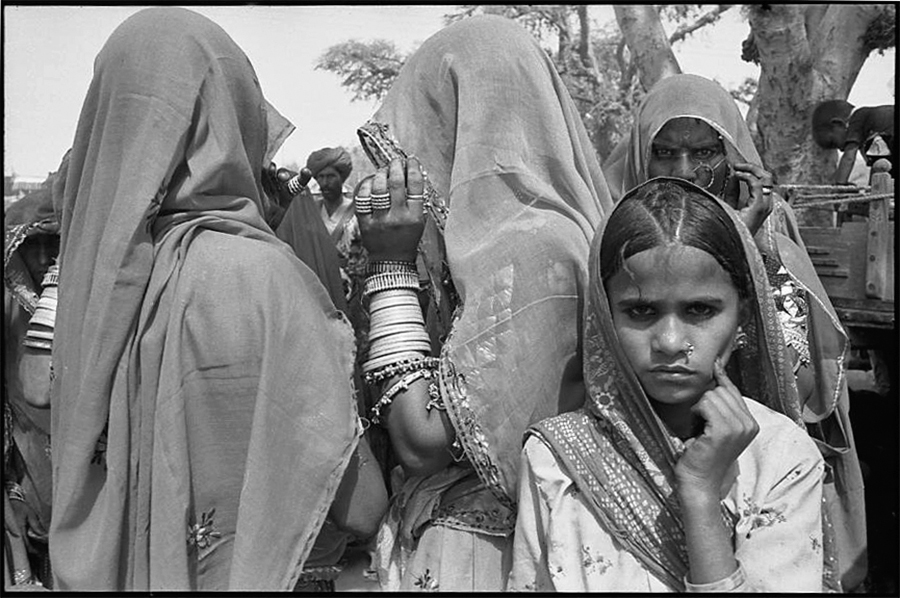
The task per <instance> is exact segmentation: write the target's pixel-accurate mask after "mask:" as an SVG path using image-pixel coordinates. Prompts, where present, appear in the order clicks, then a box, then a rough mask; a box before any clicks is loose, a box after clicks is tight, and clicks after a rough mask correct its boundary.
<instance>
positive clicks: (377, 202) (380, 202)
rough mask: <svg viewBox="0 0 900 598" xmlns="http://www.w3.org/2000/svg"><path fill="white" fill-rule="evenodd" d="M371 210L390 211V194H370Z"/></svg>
mask: <svg viewBox="0 0 900 598" xmlns="http://www.w3.org/2000/svg"><path fill="white" fill-rule="evenodd" d="M372 209H373V210H390V209H391V194H390V193H373V194H372Z"/></svg>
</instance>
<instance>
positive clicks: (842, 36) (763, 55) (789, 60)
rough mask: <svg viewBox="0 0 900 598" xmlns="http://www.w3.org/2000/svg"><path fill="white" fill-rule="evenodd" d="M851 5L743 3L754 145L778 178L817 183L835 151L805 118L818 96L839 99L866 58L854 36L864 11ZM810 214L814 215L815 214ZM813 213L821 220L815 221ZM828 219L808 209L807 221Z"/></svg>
mask: <svg viewBox="0 0 900 598" xmlns="http://www.w3.org/2000/svg"><path fill="white" fill-rule="evenodd" d="M869 13H870V11H868V10H867V9H866V8H864V7H860V6H857V5H853V4H831V5H827V6H826V7H825V8H824V9H823V7H822V6H817V5H798V4H765V5H755V6H753V7H752V8H751V9H750V14H749V20H750V28H751V30H752V32H753V36H754V38H755V42H756V47H757V49H758V50H759V62H760V77H759V89H758V91H757V98H758V100H759V102H758V110H759V112H758V116H757V123H756V124H757V132H758V138H757V141H758V143H759V145H758V147H757V149H758V150H759V152H760V155H761V156H762V159H763V162H764V164H765V165H766V168H767V169H768V170H769V171H771V172H772V173H773V174H774V175H775V180H776V182H779V183H806V184H825V183H828V182H829V181H830V178H831V175H832V174H833V173H834V170H835V168H836V166H837V152H836V151H835V150H823V149H821V148H820V147H819V146H818V145H816V143H815V142H814V141H813V140H812V135H811V129H810V120H811V117H812V111H813V109H814V108H815V106H816V104H818V103H819V102H820V101H822V100H824V99H846V97H847V95H848V94H849V92H850V88H851V87H852V86H853V82H854V81H855V80H856V76H857V74H858V73H859V70H860V68H861V67H862V64H863V62H864V61H865V59H866V55H867V53H866V52H865V51H864V50H863V46H862V35H863V34H864V33H865V31H866V27H867V26H868V23H869V20H870V19H871V18H872V17H871V14H869ZM816 215H817V216H816ZM819 217H821V219H822V220H823V221H822V222H818V221H817V220H818V218H819ZM825 219H827V220H828V223H830V216H829V215H828V214H827V213H821V212H809V213H807V216H806V223H808V224H826V222H825Z"/></svg>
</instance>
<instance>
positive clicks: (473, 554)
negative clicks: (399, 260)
mask: <svg viewBox="0 0 900 598" xmlns="http://www.w3.org/2000/svg"><path fill="white" fill-rule="evenodd" d="M359 135H360V139H361V141H362V144H363V147H364V148H365V150H366V151H367V153H368V155H369V157H370V158H371V159H372V161H373V163H374V164H375V166H376V167H377V168H379V169H380V171H379V172H378V173H377V174H376V175H375V177H374V179H373V180H372V182H371V200H372V210H373V211H372V212H371V215H367V214H368V213H364V214H363V215H362V216H360V210H361V208H360V198H364V196H367V195H368V194H369V190H368V189H363V190H361V191H360V194H359V195H358V196H357V217H358V218H360V228H361V231H362V235H363V244H364V245H365V246H366V248H367V249H368V252H369V265H370V267H371V266H372V264H373V263H377V262H379V260H385V259H387V260H390V259H392V258H391V257H390V256H391V255H396V254H404V255H411V258H410V259H411V260H416V255H417V251H416V247H417V241H418V240H419V237H418V235H419V234H421V235H422V236H421V242H420V243H419V244H418V260H417V261H418V276H419V280H420V281H421V282H422V283H423V287H424V289H423V290H422V291H420V294H419V301H420V302H421V303H422V304H424V309H423V311H424V315H425V322H426V325H427V328H428V333H429V334H430V338H431V347H432V352H433V354H434V355H435V356H437V355H439V366H437V369H436V372H437V373H436V374H435V377H436V378H437V379H438V384H437V386H435V387H434V391H433V392H434V393H435V396H432V397H431V399H435V401H437V402H430V397H429V394H428V392H427V390H426V389H427V388H428V386H429V385H428V384H427V383H425V384H423V383H421V382H420V381H417V382H415V383H413V384H412V385H411V386H410V387H409V389H408V391H401V392H399V393H398V394H397V395H396V396H395V397H394V398H393V403H392V404H391V405H390V409H389V410H388V409H387V408H386V407H385V409H384V411H383V412H382V413H381V414H380V416H381V418H382V419H383V424H384V425H385V427H386V429H387V431H388V433H389V434H390V436H391V442H392V444H393V446H394V449H395V451H396V454H397V457H398V460H399V462H400V463H401V464H402V469H403V471H404V474H403V475H398V476H397V479H396V486H395V489H396V493H395V495H394V496H393V499H392V507H391V509H390V510H389V515H388V517H387V518H386V521H385V523H384V524H383V526H382V529H381V531H380V533H379V540H378V547H377V558H376V562H377V565H378V572H379V575H380V582H381V584H382V588H383V589H386V590H397V589H400V590H416V589H421V590H439V591H454V590H456V591H472V590H479V591H500V590H502V589H503V588H504V587H505V584H506V576H507V573H508V571H509V566H510V555H511V533H512V531H513V528H514V525H515V496H516V482H517V469H518V455H519V452H520V449H521V442H522V434H523V432H524V431H525V428H526V427H527V426H528V425H529V424H530V423H533V422H535V421H537V420H539V419H541V418H543V417H547V416H549V415H552V414H556V413H559V412H562V411H568V410H572V409H576V408H577V407H579V406H580V405H581V404H582V402H583V400H584V386H583V382H582V377H581V372H580V353H581V338H580V334H579V330H580V325H579V322H580V319H581V313H582V309H583V302H584V294H585V285H586V283H587V272H586V266H587V256H588V248H589V245H590V240H591V237H592V236H593V232H594V229H595V228H596V226H597V225H598V224H599V222H600V220H601V218H602V216H603V214H604V211H605V210H607V209H608V208H609V207H610V206H611V203H610V200H609V195H608V191H607V189H606V184H605V182H604V180H603V176H602V174H601V172H600V169H599V164H598V163H597V160H596V158H595V156H594V150H593V148H592V147H591V144H590V141H589V140H588V137H587V135H586V133H585V130H584V128H583V125H582V124H581V121H580V117H579V115H578V112H577V110H576V109H575V106H574V104H573V102H572V100H571V98H570V97H569V95H568V92H567V91H566V89H565V86H564V85H563V82H562V81H561V79H560V78H559V76H558V74H557V73H556V71H555V69H554V67H553V65H552V63H551V61H550V59H549V58H548V57H547V55H546V54H545V53H544V52H543V51H542V50H541V48H540V47H539V46H538V45H537V44H536V43H535V41H534V40H533V39H532V38H531V36H530V35H528V34H527V33H526V32H525V31H524V30H523V29H521V28H520V27H519V26H518V25H516V24H514V23H512V22H511V21H509V20H506V19H503V18H499V17H474V18H470V19H466V20H464V21H462V22H460V23H457V24H454V25H452V26H450V27H447V28H446V29H444V30H442V31H441V32H439V33H437V34H436V35H434V36H432V37H431V38H429V39H428V40H427V41H426V42H425V43H424V44H423V45H422V46H421V48H419V50H418V51H417V52H416V53H415V54H414V55H413V56H412V57H411V58H410V59H409V60H408V61H407V62H406V63H405V65H404V67H403V69H402V71H401V72H400V75H399V77H398V79H397V81H396V82H395V83H394V85H393V86H392V88H391V90H390V92H389V93H388V95H387V97H386V98H385V101H384V103H383V105H382V106H381V107H380V108H379V110H378V111H377V112H376V114H375V115H374V116H373V117H372V119H371V121H370V122H369V123H367V124H366V125H365V126H364V127H362V128H361V129H360V131H359ZM413 156H414V157H415V159H413V158H412V157H413ZM407 158H409V160H407ZM417 164H421V168H422V171H424V180H423V178H422V176H421V175H419V174H418V170H417V169H418V166H417ZM389 166H390V168H391V174H390V177H388V174H387V169H388V167H389ZM407 167H408V168H409V172H405V171H406V168H407ZM404 176H407V183H408V185H409V187H408V189H406V190H405V191H404V186H405V183H404ZM414 185H419V187H418V189H413V186H414ZM388 186H389V187H390V189H391V192H390V193H391V198H392V201H395V202H404V203H405V199H404V198H406V197H408V198H409V204H410V205H414V202H415V200H416V197H418V199H419V200H420V201H419V204H418V205H423V204H422V202H421V199H422V194H423V193H424V198H425V199H424V201H425V204H424V205H425V206H426V208H425V210H424V214H425V215H423V211H422V209H421V208H418V209H419V212H418V214H417V215H416V216H415V223H418V224H419V225H420V226H421V225H422V221H423V220H424V233H422V232H421V229H418V231H417V232H416V233H409V231H410V230H415V227H414V226H413V227H412V228H408V227H405V226H401V227H400V228H389V227H386V226H384V223H385V222H388V221H389V220H390V219H392V218H393V216H391V215H387V216H386V215H385V214H387V211H386V210H383V209H382V210H379V209H376V207H377V206H376V197H377V196H381V194H384V193H387V188H388ZM364 199H365V198H364ZM364 203H365V201H364ZM394 211H395V210H394V208H391V210H390V212H391V214H393V213H394ZM364 212H365V211H364ZM401 229H402V230H401ZM407 233H409V234H407ZM410 263H411V262H410ZM373 301H374V299H373ZM373 324H374V323H373ZM373 330H374V325H373V328H372V329H370V338H372V335H373ZM385 388H386V387H382V389H381V390H382V391H384V390H385Z"/></svg>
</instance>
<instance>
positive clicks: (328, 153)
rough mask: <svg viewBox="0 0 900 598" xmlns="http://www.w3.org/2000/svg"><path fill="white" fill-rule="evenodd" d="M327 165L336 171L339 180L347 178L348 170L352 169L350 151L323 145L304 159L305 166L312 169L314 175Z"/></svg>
mask: <svg viewBox="0 0 900 598" xmlns="http://www.w3.org/2000/svg"><path fill="white" fill-rule="evenodd" d="M329 166H331V167H332V168H334V169H335V170H337V171H338V174H340V175H341V180H347V177H348V176H350V171H352V170H353V162H352V161H351V160H350V153H349V152H348V151H347V150H345V149H344V148H342V147H323V148H322V149H320V150H316V151H314V152H313V153H311V154H310V155H309V158H307V159H306V167H307V168H309V169H310V171H312V175H313V176H314V177H315V176H318V175H319V173H320V172H322V171H323V170H324V169H326V168H328V167H329Z"/></svg>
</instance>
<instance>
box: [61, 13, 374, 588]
mask: <svg viewBox="0 0 900 598" xmlns="http://www.w3.org/2000/svg"><path fill="white" fill-rule="evenodd" d="M290 130H291V126H290V124H289V123H287V122H286V121H285V120H284V119H283V118H282V117H280V115H278V113H277V112H275V111H274V109H271V107H270V106H269V105H268V104H267V102H266V101H265V99H264V98H263V95H262V92H261V90H260V86H259V83H258V81H257V78H256V75H255V73H254V70H253V67H252V66H251V64H250V62H249V60H248V59H247V57H246V56H245V55H244V53H243V52H242V51H241V49H240V48H239V47H238V46H237V45H236V44H235V43H234V42H233V41H232V40H231V38H230V37H229V36H228V35H227V34H226V33H225V32H224V31H223V30H222V29H221V28H220V27H218V26H217V25H216V24H214V23H212V22H211V21H209V20H208V19H206V18H205V17H202V16H200V15H198V14H196V13H194V12H191V11H188V10H184V9H180V8H154V9H147V10H144V11H141V12H139V13H137V14H136V15H134V16H132V17H130V18H129V19H127V20H126V21H125V22H124V23H123V24H122V25H120V26H119V27H118V28H117V29H116V30H115V31H114V32H113V34H112V35H111V36H110V38H109V40H108V41H107V43H106V44H105V46H104V47H103V49H102V50H101V52H100V54H99V55H98V56H97V58H96V61H95V63H94V77H93V80H92V82H91V85H90V88H89V90H88V93H87V97H86V99H85V102H84V106H83V108H82V112H81V116H80V119H79V122H78V127H77V129H76V133H75V139H74V142H73V144H72V153H71V156H70V162H69V168H68V173H67V181H66V185H65V190H64V193H63V194H62V196H61V197H59V198H56V201H57V205H56V211H57V213H58V214H59V215H60V219H61V252H60V272H61V273H60V283H59V295H60V301H59V311H58V317H57V320H56V331H55V339H54V346H53V367H54V372H55V380H54V385H53V392H52V395H51V401H52V416H53V417H52V437H53V509H54V512H53V520H52V523H51V528H50V546H51V558H52V560H53V565H54V579H55V581H56V582H57V588H59V589H64V590H71V589H77V590H89V589H90V590H101V589H102V590H123V589H128V590H158V589H178V590H200V589H202V590H206V589H218V590H221V589H232V590H234V589H270V590H275V589H279V590H287V589H291V588H292V587H293V585H294V583H295V582H296V580H297V578H298V576H299V575H300V572H301V568H302V566H303V563H304V561H305V559H306V558H307V556H308V554H309V551H310V549H311V546H312V544H313V541H314V539H315V537H316V534H317V532H318V530H319V528H320V526H321V525H322V522H323V520H324V519H325V516H326V514H327V513H328V512H329V505H332V501H333V499H335V497H336V496H337V500H335V502H334V505H332V506H331V509H330V512H331V514H332V515H333V516H335V518H336V519H337V520H338V521H340V522H342V523H344V524H346V525H349V526H351V527H352V526H353V525H354V522H353V518H354V514H353V513H354V512H355V511H353V509H352V508H350V507H348V504H347V503H348V501H349V502H351V503H352V500H350V499H351V498H352V495H351V494H349V493H348V492H347V491H345V489H346V488H348V487H349V488H350V489H353V488H354V486H356V487H362V486H363V484H361V483H359V484H357V477H359V478H360V479H363V478H365V476H366V474H367V473H368V469H367V468H364V467H360V468H359V469H358V468H357V466H356V464H355V462H356V456H355V455H354V449H355V448H356V446H357V436H358V430H359V425H358V420H357V417H356V412H355V409H354V399H353V388H352V382H351V375H352V361H353V340H352V331H351V330H350V327H349V325H348V324H347V323H346V321H345V319H344V318H343V316H342V315H340V314H339V313H338V312H337V311H336V310H335V308H334V305H333V304H332V303H331V301H330V299H329V298H328V295H327V292H326V291H325V289H324V287H323V286H322V285H321V283H319V281H318V280H317V278H316V276H315V275H314V274H313V272H312V271H311V270H310V269H309V268H308V267H306V266H305V265H304V264H303V263H302V262H301V261H300V260H299V259H297V257H296V256H295V255H294V254H293V252H292V251H291V250H290V248H288V247H287V245H285V244H284V243H282V242H281V241H279V240H278V239H277V238H276V237H275V235H274V234H273V233H272V231H271V229H270V228H269V227H268V226H267V225H266V224H265V222H264V220H263V217H262V216H261V214H262V213H263V212H264V210H263V207H264V205H263V202H264V201H265V198H264V193H263V189H262V186H261V173H262V169H263V167H264V165H267V164H269V160H270V158H271V156H272V154H273V153H274V151H275V150H276V149H277V147H278V145H279V144H280V142H281V141H282V140H283V139H284V137H285V136H286V135H287V134H288V133H289V132H290ZM311 347H315V348H314V349H311ZM360 447H361V449H360V450H362V449H363V448H364V446H363V445H362V444H360ZM348 462H349V463H350V465H349V467H348ZM345 470H347V472H348V473H347V475H346V476H344V472H345ZM373 473H374V474H375V475H376V476H377V474H378V472H377V469H376V470H375V471H374V472H373ZM342 476H344V483H342ZM378 482H379V483H380V478H378ZM339 485H340V489H339ZM373 489H374V490H373ZM383 492H384V490H383V487H382V488H381V494H380V495H379V493H378V490H377V486H373V487H371V489H368V495H369V496H368V497H367V498H368V499H369V500H371V499H373V498H374V504H376V505H377V504H379V496H382V497H383ZM376 508H377V506H376ZM348 513H349V514H348ZM369 515H374V521H375V522H377V520H378V518H379V516H380V513H374V514H372V513H369ZM370 519H372V517H370ZM358 525H361V526H362V525H364V524H363V523H359V524H358ZM369 525H372V524H371V523H370V524H369Z"/></svg>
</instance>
